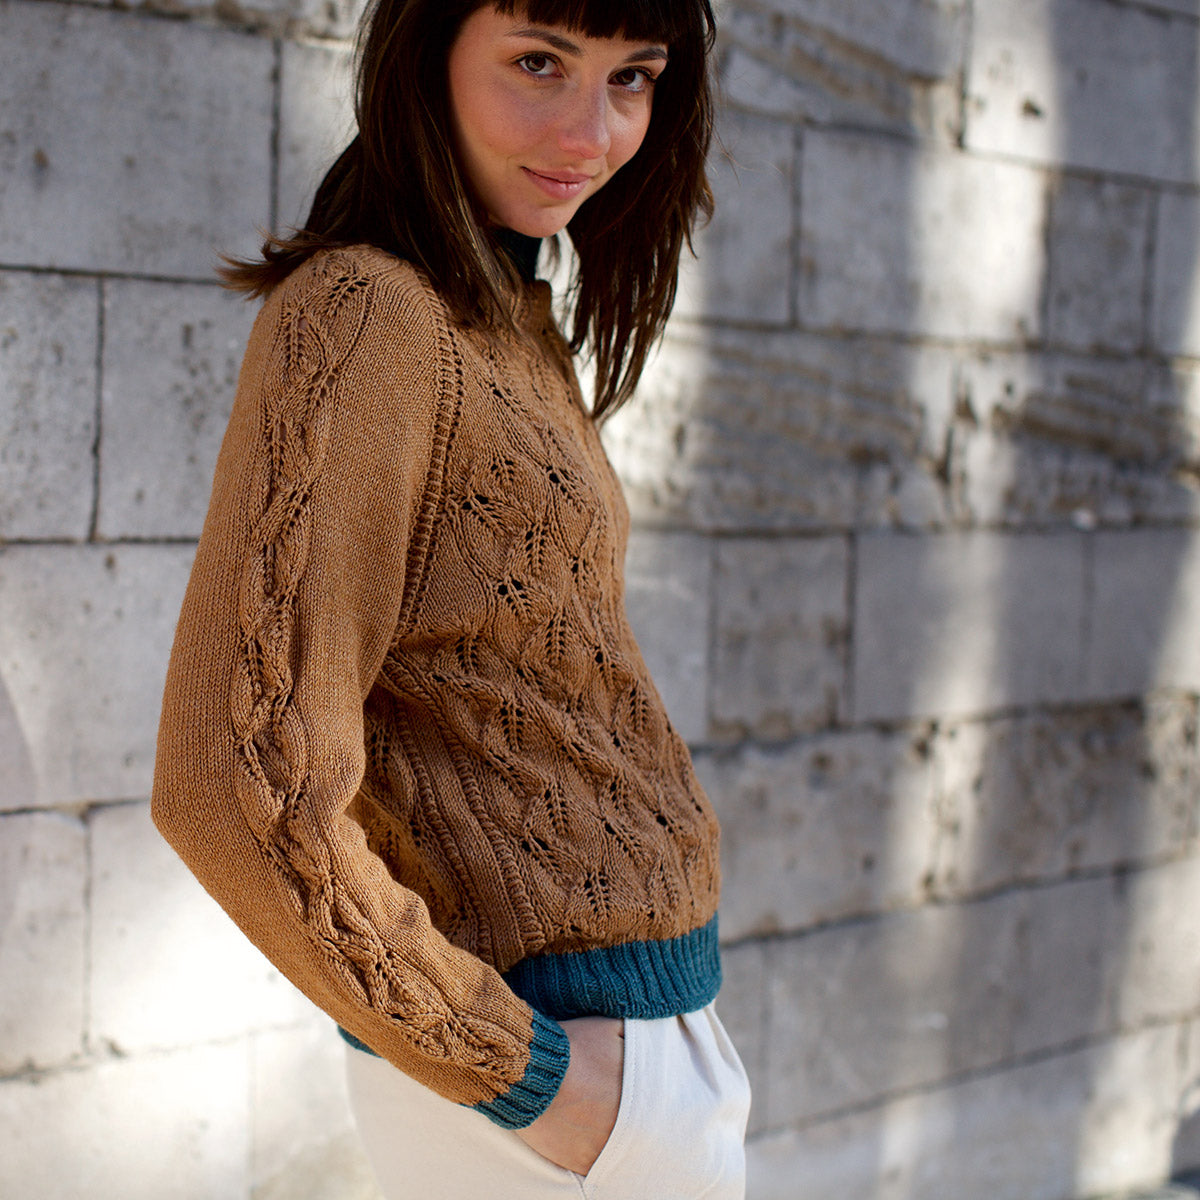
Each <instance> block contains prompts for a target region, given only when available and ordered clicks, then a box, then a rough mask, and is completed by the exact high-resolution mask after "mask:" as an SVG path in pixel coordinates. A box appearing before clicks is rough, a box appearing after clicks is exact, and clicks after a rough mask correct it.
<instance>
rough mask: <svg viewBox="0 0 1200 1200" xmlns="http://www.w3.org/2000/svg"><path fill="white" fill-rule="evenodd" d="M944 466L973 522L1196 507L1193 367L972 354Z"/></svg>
mask: <svg viewBox="0 0 1200 1200" xmlns="http://www.w3.org/2000/svg"><path fill="white" fill-rule="evenodd" d="M956 371H957V377H956V383H955V388H956V402H955V419H954V421H953V423H952V425H951V427H950V431H949V433H948V437H947V449H946V468H945V472H946V475H947V477H948V479H949V480H950V481H951V487H952V494H953V497H954V500H953V505H954V509H955V512H956V513H959V514H961V515H962V516H963V517H964V518H966V519H969V520H971V521H973V522H980V523H986V524H1005V525H1011V526H1018V527H1019V526H1028V525H1040V524H1057V525H1060V526H1061V525H1062V524H1063V523H1064V522H1066V521H1068V520H1069V521H1071V522H1072V523H1073V524H1076V525H1079V526H1080V527H1082V528H1091V527H1093V526H1094V525H1096V524H1097V523H1103V524H1105V525H1128V524H1130V523H1131V522H1133V521H1138V520H1154V521H1181V520H1188V519H1190V516H1191V514H1193V513H1194V512H1195V511H1196V509H1197V491H1196V487H1195V477H1196V468H1195V465H1194V464H1196V462H1197V460H1198V456H1197V445H1198V436H1197V435H1198V426H1197V420H1196V414H1197V411H1200V410H1198V407H1197V404H1196V384H1195V380H1194V378H1193V374H1192V372H1191V371H1190V370H1188V369H1185V368H1179V369H1177V370H1174V371H1172V370H1168V369H1167V368H1165V367H1161V366H1158V365H1156V364H1152V363H1146V362H1144V361H1142V360H1138V359H1124V360H1122V359H1116V360H1113V359H1103V360H1101V359H1088V358H1084V357H1082V356H1079V355H1059V354H1050V355H1037V356H1035V355H1020V354H991V355H987V354H979V355H964V356H961V357H960V359H959V360H958V364H957V367H956Z"/></svg>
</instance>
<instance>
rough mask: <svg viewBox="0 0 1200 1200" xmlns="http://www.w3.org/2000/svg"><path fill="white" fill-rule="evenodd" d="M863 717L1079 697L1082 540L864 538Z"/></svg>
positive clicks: (858, 612) (857, 691)
mask: <svg viewBox="0 0 1200 1200" xmlns="http://www.w3.org/2000/svg"><path fill="white" fill-rule="evenodd" d="M857 556H858V562H857V586H856V589H855V616H854V630H855V652H854V685H853V686H854V715H855V718H856V719H857V720H868V721H869V720H901V719H905V718H912V717H923V716H943V717H944V716H948V715H950V714H954V713H964V714H966V713H983V712H988V711H990V710H993V709H996V708H1002V707H1007V706H1009V705H1014V704H1031V703H1054V702H1057V701H1064V700H1071V699H1075V698H1077V697H1078V696H1079V694H1080V677H1081V672H1082V663H1081V661H1080V653H1081V649H1082V647H1081V632H1082V629H1083V615H1084V561H1083V539H1082V538H1081V537H1079V536H1076V535H1073V534H1046V535H1026V536H1022V535H1013V534H1004V533H983V532H979V533H952V534H945V535H942V536H938V537H925V538H920V539H917V538H914V537H909V536H905V535H883V534H880V535H871V536H865V537H862V538H860V539H859V542H858V550H857Z"/></svg>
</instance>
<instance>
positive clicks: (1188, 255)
mask: <svg viewBox="0 0 1200 1200" xmlns="http://www.w3.org/2000/svg"><path fill="white" fill-rule="evenodd" d="M1198 266H1200V197H1197V196H1196V195H1194V194H1193V193H1190V192H1187V193H1184V192H1170V191H1164V192H1163V193H1162V194H1161V195H1160V196H1159V198H1158V230H1157V240H1156V246H1155V253H1154V279H1153V283H1154V291H1153V295H1152V300H1151V335H1152V340H1153V343H1154V345H1155V346H1156V347H1157V348H1158V349H1159V350H1161V351H1162V352H1163V353H1164V354H1186V355H1190V356H1192V357H1195V356H1196V355H1198V354H1200V304H1198V303H1197V301H1198V300H1200V293H1198V290H1197V289H1198V287H1200V284H1198V283H1197V279H1198V274H1197V268H1198Z"/></svg>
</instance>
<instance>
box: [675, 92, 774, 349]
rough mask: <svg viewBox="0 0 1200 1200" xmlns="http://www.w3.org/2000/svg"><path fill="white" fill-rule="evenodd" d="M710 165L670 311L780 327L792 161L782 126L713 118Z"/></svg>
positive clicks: (727, 116) (756, 120) (741, 118)
mask: <svg viewBox="0 0 1200 1200" xmlns="http://www.w3.org/2000/svg"><path fill="white" fill-rule="evenodd" d="M719 132H720V141H719V142H718V143H717V145H716V147H715V148H714V151H713V154H712V157H711V160H710V167H709V170H710V176H711V182H712V187H713V193H714V195H715V197H716V203H717V208H716V213H715V215H714V217H713V219H712V222H711V224H709V225H706V226H705V227H704V228H703V229H701V230H700V231H699V234H698V236H697V238H696V258H695V259H693V258H691V257H690V256H688V255H685V256H684V261H683V264H682V268H681V271H680V279H679V300H678V304H677V306H676V309H677V312H678V313H679V315H681V316H685V317H688V316H690V317H704V318H708V319H726V320H737V321H756V322H763V323H770V324H776V325H782V324H785V323H786V322H787V321H788V319H789V316H790V314H791V290H792V258H793V251H792V226H793V219H792V211H793V197H794V194H795V172H796V155H795V148H794V139H793V135H792V131H791V129H790V127H789V126H787V125H786V124H784V123H782V122H779V121H772V120H767V119H764V118H761V117H749V116H745V115H740V114H738V113H734V112H728V113H726V114H725V115H724V116H723V117H722V119H721V126H720V131H719Z"/></svg>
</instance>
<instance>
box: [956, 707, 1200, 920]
mask: <svg viewBox="0 0 1200 1200" xmlns="http://www.w3.org/2000/svg"><path fill="white" fill-rule="evenodd" d="M1196 736H1197V734H1196V707H1195V701H1194V700H1192V699H1188V698H1183V697H1179V696H1164V697H1161V698H1159V699H1156V700H1154V701H1151V702H1149V703H1147V704H1146V705H1145V706H1144V707H1142V706H1136V705H1126V706H1111V707H1107V708H1095V709H1081V710H1075V711H1072V712H1055V713H1051V714H1041V713H1039V714H1034V715H1029V716H1017V717H1011V718H1004V719H1000V720H996V721H990V722H987V723H983V724H957V725H950V726H947V727H945V728H943V729H942V730H941V732H940V734H939V736H938V737H937V738H935V739H934V740H933V749H934V762H935V767H934V769H935V776H936V780H937V783H936V791H937V812H938V824H939V828H940V836H939V842H938V867H937V873H936V882H935V886H936V888H937V890H938V891H939V892H940V893H941V894H942V895H950V896H963V895H969V894H973V893H974V894H978V893H981V892H988V891H991V890H993V889H995V888H1001V887H1008V886H1011V885H1013V884H1015V883H1034V882H1039V881H1044V880H1048V879H1055V878H1062V877H1065V876H1067V875H1070V874H1073V873H1075V872H1079V871H1091V870H1104V869H1111V868H1113V867H1128V866H1131V865H1136V864H1138V863H1143V862H1148V861H1153V860H1154V859H1157V858H1161V857H1163V856H1164V855H1174V854H1178V853H1180V852H1181V850H1183V849H1184V848H1186V847H1187V846H1188V845H1189V844H1190V843H1192V842H1193V841H1194V839H1195V836H1196V814H1197V794H1198V792H1197V784H1198V780H1197V774H1198V771H1200V758H1198V756H1197V749H1196Z"/></svg>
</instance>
